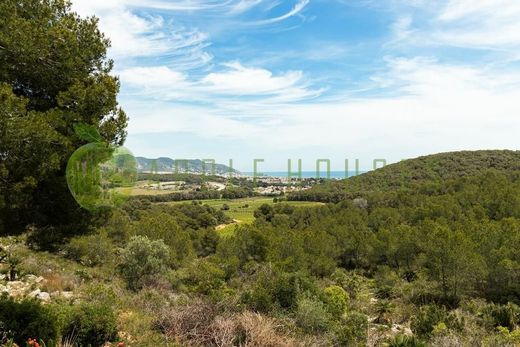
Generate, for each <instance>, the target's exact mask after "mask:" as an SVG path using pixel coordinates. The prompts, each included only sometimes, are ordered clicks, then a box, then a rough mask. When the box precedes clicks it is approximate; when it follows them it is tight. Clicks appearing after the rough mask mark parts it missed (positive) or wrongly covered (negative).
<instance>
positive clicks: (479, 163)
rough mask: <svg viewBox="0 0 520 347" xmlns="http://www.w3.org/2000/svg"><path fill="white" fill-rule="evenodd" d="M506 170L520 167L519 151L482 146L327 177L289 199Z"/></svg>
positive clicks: (337, 196) (326, 197)
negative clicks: (335, 178)
mask: <svg viewBox="0 0 520 347" xmlns="http://www.w3.org/2000/svg"><path fill="white" fill-rule="evenodd" d="M489 170H496V171H500V172H505V173H512V172H519V171H520V151H509V150H481V151H459V152H448V153H439V154H433V155H428V156H423V157H419V158H415V159H408V160H403V161H401V162H398V163H395V164H391V165H387V166H386V167H384V168H381V169H377V170H374V171H369V172H367V173H364V174H361V175H359V176H355V177H351V178H348V179H344V180H338V181H327V182H324V183H323V184H319V185H317V186H315V187H313V188H311V189H308V190H306V191H301V192H296V193H294V194H292V195H291V196H290V197H289V199H293V200H313V201H341V200H343V199H349V198H355V197H356V196H358V195H360V194H363V193H367V192H377V191H379V192H384V191H397V190H400V189H415V188H417V187H419V186H422V187H424V185H425V184H433V185H435V184H439V183H442V182H443V181H447V180H453V179H457V178H460V177H470V176H476V175H479V174H482V173H483V172H485V171H489Z"/></svg>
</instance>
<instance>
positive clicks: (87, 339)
mask: <svg viewBox="0 0 520 347" xmlns="http://www.w3.org/2000/svg"><path fill="white" fill-rule="evenodd" d="M63 337H64V339H69V340H74V341H75V342H76V343H77V344H78V345H79V346H92V347H98V346H103V345H104V344H105V342H107V341H113V340H114V339H115V338H116V337H117V322H116V315H115V313H114V311H113V310H112V309H111V308H110V307H109V306H107V305H103V304H90V303H83V304H80V305H78V306H76V307H74V308H73V309H72V312H71V313H70V316H69V317H68V319H67V323H66V326H65V328H64V330H63Z"/></svg>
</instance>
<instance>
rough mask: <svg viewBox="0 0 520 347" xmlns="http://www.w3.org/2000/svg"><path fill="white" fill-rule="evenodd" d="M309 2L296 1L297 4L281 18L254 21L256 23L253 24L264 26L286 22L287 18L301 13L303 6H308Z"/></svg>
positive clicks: (308, 0)
mask: <svg viewBox="0 0 520 347" xmlns="http://www.w3.org/2000/svg"><path fill="white" fill-rule="evenodd" d="M309 2H310V0H298V2H297V3H296V4H295V5H294V7H293V8H292V9H291V10H290V11H289V12H287V13H286V14H283V15H281V16H278V17H274V18H269V19H264V20H260V21H256V22H254V24H257V25H264V24H272V23H276V22H281V21H283V20H286V19H287V18H291V17H293V16H295V15H297V14H298V13H300V12H301V11H303V9H304V8H305V6H307V5H308V4H309Z"/></svg>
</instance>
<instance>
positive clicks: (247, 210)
mask: <svg viewBox="0 0 520 347" xmlns="http://www.w3.org/2000/svg"><path fill="white" fill-rule="evenodd" d="M181 203H186V201H173V202H169V203H168V204H181ZM202 203H203V204H206V205H209V206H211V207H213V208H215V209H220V208H221V207H222V206H223V205H224V204H227V205H228V206H229V210H227V211H224V213H226V214H227V215H228V216H229V217H230V218H232V219H233V220H234V221H235V223H232V224H228V225H221V226H218V227H217V230H218V231H219V233H220V234H221V235H222V236H226V235H229V234H231V233H233V232H234V231H235V228H236V226H237V225H238V224H241V223H246V224H247V223H252V222H253V221H254V220H255V216H254V212H255V210H256V209H257V208H259V207H260V206H261V205H263V204H274V202H273V198H272V197H253V198H243V199H233V200H226V199H212V200H202ZM284 203H285V204H288V205H291V206H317V205H322V203H319V202H307V201H284Z"/></svg>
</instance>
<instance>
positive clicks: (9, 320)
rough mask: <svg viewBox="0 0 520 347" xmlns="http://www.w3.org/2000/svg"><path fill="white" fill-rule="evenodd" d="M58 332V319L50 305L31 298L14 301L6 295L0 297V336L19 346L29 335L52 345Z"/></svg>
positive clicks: (51, 346) (50, 346)
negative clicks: (44, 304)
mask: <svg viewBox="0 0 520 347" xmlns="http://www.w3.org/2000/svg"><path fill="white" fill-rule="evenodd" d="M59 333H60V327H59V320H58V319H57V316H56V313H55V312H54V311H53V310H52V307H49V306H43V305H41V304H40V302H39V301H36V300H32V299H31V300H28V299H27V300H23V301H20V302H15V301H14V300H13V299H11V298H8V297H7V296H6V295H2V296H1V297H0V336H2V335H5V336H6V337H7V338H8V339H13V340H14V342H16V344H18V345H19V346H22V345H24V344H25V342H26V341H27V339H28V338H30V337H38V338H40V339H42V340H44V341H46V342H47V346H48V347H54V343H53V341H54V342H55V341H57V340H58V337H59Z"/></svg>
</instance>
